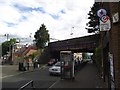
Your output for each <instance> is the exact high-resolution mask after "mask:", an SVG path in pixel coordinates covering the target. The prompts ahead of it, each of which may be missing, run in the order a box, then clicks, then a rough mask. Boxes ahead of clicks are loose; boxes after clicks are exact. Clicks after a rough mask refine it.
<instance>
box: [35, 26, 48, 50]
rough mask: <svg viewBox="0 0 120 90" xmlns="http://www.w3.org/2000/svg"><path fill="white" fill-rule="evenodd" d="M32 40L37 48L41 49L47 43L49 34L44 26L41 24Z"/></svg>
mask: <svg viewBox="0 0 120 90" xmlns="http://www.w3.org/2000/svg"><path fill="white" fill-rule="evenodd" d="M34 38H35V40H34V41H35V42H36V46H37V48H39V49H43V48H44V47H45V45H46V43H47V42H48V41H49V33H48V30H47V29H46V26H45V25H44V24H41V27H40V28H39V30H37V31H36V32H35V35H34Z"/></svg>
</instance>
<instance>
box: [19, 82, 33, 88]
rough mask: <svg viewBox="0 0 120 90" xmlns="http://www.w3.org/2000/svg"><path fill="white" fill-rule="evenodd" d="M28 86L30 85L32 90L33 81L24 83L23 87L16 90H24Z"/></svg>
mask: <svg viewBox="0 0 120 90" xmlns="http://www.w3.org/2000/svg"><path fill="white" fill-rule="evenodd" d="M30 84H31V88H34V86H33V80H31V81H29V82H28V83H26V84H25V85H23V86H22V87H20V88H19V89H18V90H23V89H25V88H26V87H27V86H28V85H30Z"/></svg>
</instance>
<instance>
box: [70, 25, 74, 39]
mask: <svg viewBox="0 0 120 90" xmlns="http://www.w3.org/2000/svg"><path fill="white" fill-rule="evenodd" d="M73 29H74V27H72V28H71V33H70V35H71V38H72V35H73V32H72V30H73Z"/></svg>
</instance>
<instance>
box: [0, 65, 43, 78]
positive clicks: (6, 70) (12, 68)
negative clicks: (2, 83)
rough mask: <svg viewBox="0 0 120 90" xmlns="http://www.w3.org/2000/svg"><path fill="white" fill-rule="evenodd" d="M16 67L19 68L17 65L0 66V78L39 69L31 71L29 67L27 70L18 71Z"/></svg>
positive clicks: (31, 68)
mask: <svg viewBox="0 0 120 90" xmlns="http://www.w3.org/2000/svg"><path fill="white" fill-rule="evenodd" d="M43 66H44V65H41V66H40V68H42V67H43ZM18 67H19V66H18V65H0V78H3V77H7V76H12V75H17V74H20V73H24V72H30V71H34V70H38V69H40V68H36V69H33V67H30V68H29V70H26V71H19V68H18Z"/></svg>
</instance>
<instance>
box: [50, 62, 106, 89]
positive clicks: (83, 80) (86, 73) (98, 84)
mask: <svg viewBox="0 0 120 90" xmlns="http://www.w3.org/2000/svg"><path fill="white" fill-rule="evenodd" d="M52 88H105V83H104V82H103V81H102V80H100V78H99V77H98V73H97V69H96V67H95V66H94V65H93V64H86V66H84V67H83V68H82V69H81V70H80V71H79V72H78V73H77V74H76V76H75V80H73V81H72V80H59V81H57V82H56V83H54V85H53V86H51V87H50V89H52Z"/></svg>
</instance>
